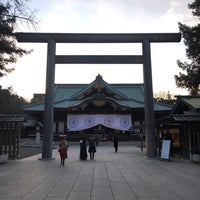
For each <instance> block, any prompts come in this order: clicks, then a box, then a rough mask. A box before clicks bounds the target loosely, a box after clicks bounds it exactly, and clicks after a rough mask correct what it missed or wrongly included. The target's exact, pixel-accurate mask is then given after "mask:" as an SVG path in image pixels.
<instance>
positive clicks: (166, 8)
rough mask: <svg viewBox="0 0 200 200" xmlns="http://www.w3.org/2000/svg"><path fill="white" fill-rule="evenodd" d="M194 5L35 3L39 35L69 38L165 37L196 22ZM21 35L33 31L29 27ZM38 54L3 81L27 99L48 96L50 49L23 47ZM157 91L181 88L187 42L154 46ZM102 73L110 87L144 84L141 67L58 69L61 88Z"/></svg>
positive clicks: (70, 47)
mask: <svg viewBox="0 0 200 200" xmlns="http://www.w3.org/2000/svg"><path fill="white" fill-rule="evenodd" d="M191 2H192V0H56V1H55V0H40V1H39V0H32V2H30V4H29V5H30V6H31V8H32V9H34V8H35V9H36V10H37V14H36V15H37V18H38V19H39V20H40V23H39V25H38V29H37V32H63V33H151V32H152V33H163V32H178V31H179V29H178V22H182V23H184V24H186V23H187V24H188V23H190V20H191V11H190V10H189V9H188V7H187V5H188V3H191ZM18 31H23V32H30V31H31V32H33V31H34V30H29V29H27V28H26V27H23V28H21V29H20V30H18ZM20 45H21V46H23V47H24V48H27V49H31V48H32V49H33V50H34V52H33V53H32V54H31V55H28V56H24V57H23V58H21V59H20V60H19V61H18V63H17V65H16V70H15V72H13V73H12V74H11V75H9V76H7V77H4V78H2V79H1V80H0V84H1V85H3V86H4V87H8V86H12V87H13V89H14V91H15V92H16V93H17V94H18V95H20V96H23V97H25V98H28V99H30V98H32V96H33V93H44V92H45V82H46V55H47V49H46V45H45V44H42V45H41V44H32V43H31V44H27V43H26V44H25V43H24V44H22V43H20ZM56 49H57V51H56V53H57V55H60V54H88V55H89V54H96V55H98V54H107V55H109V54H128V55H132V54H141V44H62V45H61V44H60V45H57V47H56ZM151 53H152V55H151V59H152V74H153V92H154V93H156V92H159V91H170V93H172V94H187V92H186V91H185V90H181V89H177V87H176V85H175V80H174V75H175V74H178V73H179V71H180V69H179V68H178V66H177V59H180V60H181V61H186V57H185V47H184V45H183V43H182V42H181V43H158V44H155V43H154V44H152V45H151ZM98 74H101V75H102V76H103V79H104V80H105V81H107V82H108V83H143V71H142V66H141V65H91V64H89V65H56V76H55V83H90V82H92V81H93V80H94V79H95V77H96V76H97V75H98Z"/></svg>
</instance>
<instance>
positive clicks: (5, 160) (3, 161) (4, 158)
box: [0, 154, 8, 163]
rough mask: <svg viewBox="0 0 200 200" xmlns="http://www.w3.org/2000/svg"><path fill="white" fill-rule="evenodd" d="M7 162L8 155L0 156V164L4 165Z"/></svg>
mask: <svg viewBox="0 0 200 200" xmlns="http://www.w3.org/2000/svg"><path fill="white" fill-rule="evenodd" d="M7 161H8V154H2V155H0V163H5V162H7Z"/></svg>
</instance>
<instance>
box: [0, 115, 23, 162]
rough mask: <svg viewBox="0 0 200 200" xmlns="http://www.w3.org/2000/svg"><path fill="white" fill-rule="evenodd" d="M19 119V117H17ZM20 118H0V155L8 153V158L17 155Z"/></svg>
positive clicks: (14, 157) (13, 157)
mask: <svg viewBox="0 0 200 200" xmlns="http://www.w3.org/2000/svg"><path fill="white" fill-rule="evenodd" d="M18 119H19V118H18ZM21 122H22V121H21V120H20V121H18V120H17V121H16V120H13V118H12V121H10V118H9V120H5V118H4V120H0V156H4V155H8V158H9V159H16V158H18V156H19V138H20V130H21Z"/></svg>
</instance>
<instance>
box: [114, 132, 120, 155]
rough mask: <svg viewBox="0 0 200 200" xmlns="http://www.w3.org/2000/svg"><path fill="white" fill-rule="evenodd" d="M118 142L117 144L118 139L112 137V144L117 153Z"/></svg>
mask: <svg viewBox="0 0 200 200" xmlns="http://www.w3.org/2000/svg"><path fill="white" fill-rule="evenodd" d="M118 142H119V139H118V137H117V136H116V135H115V137H114V139H113V144H114V148H115V152H118Z"/></svg>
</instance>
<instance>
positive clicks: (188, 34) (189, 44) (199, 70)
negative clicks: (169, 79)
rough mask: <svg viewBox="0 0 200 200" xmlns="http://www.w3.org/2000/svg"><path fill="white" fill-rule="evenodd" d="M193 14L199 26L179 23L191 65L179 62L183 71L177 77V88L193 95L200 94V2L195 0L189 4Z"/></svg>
mask: <svg viewBox="0 0 200 200" xmlns="http://www.w3.org/2000/svg"><path fill="white" fill-rule="evenodd" d="M188 8H189V9H192V14H193V16H194V17H197V24H196V25H194V26H191V27H190V26H187V25H184V24H182V23H179V29H180V32H181V35H182V37H183V39H184V44H185V45H186V56H187V58H188V59H189V60H190V63H187V62H181V61H180V60H178V61H177V64H178V66H179V68H180V69H181V70H182V71H183V72H180V73H179V75H175V76H174V78H175V81H176V85H177V87H180V88H185V89H187V90H188V91H189V93H190V94H191V95H197V94H200V87H199V86H200V24H199V23H198V21H199V19H200V0H194V2H193V3H191V4H188Z"/></svg>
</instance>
